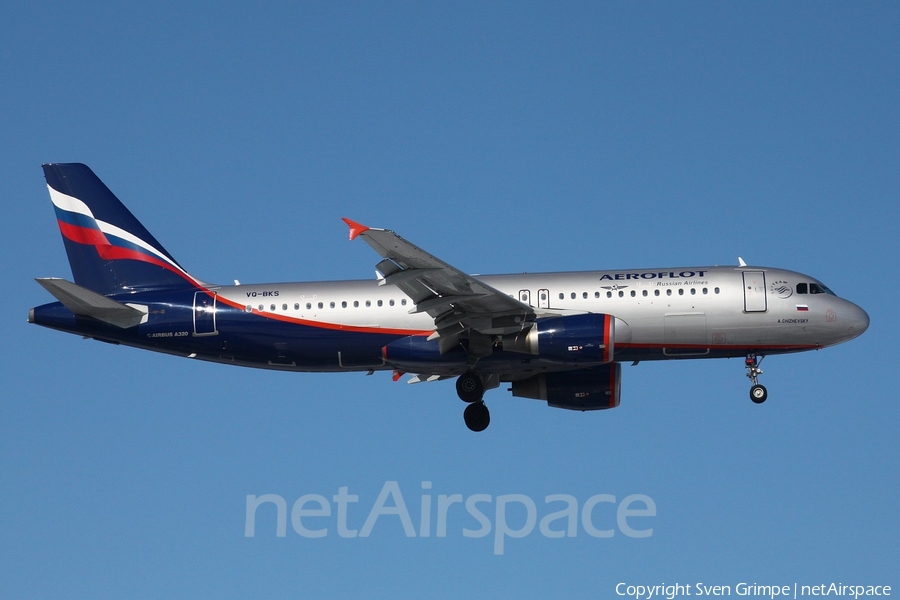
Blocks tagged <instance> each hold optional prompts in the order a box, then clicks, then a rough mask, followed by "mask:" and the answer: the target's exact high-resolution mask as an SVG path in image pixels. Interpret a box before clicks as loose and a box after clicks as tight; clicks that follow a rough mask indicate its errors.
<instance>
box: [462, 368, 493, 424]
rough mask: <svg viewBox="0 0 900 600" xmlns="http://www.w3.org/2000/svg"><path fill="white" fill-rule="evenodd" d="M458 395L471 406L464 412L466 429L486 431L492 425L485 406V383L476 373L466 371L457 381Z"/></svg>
mask: <svg viewBox="0 0 900 600" xmlns="http://www.w3.org/2000/svg"><path fill="white" fill-rule="evenodd" d="M456 393H457V394H458V395H459V398H460V400H462V401H463V402H468V403H469V405H468V406H467V407H466V410H465V411H464V412H463V419H465V421H466V427H468V428H469V429H471V430H472V431H484V430H485V429H487V426H488V425H490V424H491V413H490V412H489V411H488V408H487V406H485V405H484V400H482V397H484V381H483V380H482V379H481V377H480V376H479V375H478V374H477V373H475V372H474V371H466V372H465V373H463V374H462V375H460V376H459V379H457V380H456Z"/></svg>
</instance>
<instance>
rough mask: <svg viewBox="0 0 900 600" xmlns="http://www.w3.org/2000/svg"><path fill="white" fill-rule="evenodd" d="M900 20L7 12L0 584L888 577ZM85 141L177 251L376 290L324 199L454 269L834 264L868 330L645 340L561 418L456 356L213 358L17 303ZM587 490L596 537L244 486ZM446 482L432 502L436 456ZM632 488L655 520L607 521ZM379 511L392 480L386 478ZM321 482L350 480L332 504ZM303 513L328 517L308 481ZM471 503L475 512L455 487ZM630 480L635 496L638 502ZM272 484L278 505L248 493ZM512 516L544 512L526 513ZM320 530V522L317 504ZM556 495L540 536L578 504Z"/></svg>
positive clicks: (892, 551) (329, 586)
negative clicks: (45, 169)
mask: <svg viewBox="0 0 900 600" xmlns="http://www.w3.org/2000/svg"><path fill="white" fill-rule="evenodd" d="M898 30H900V9H898V7H897V6H896V5H895V4H889V3H853V4H846V3H816V4H814V5H813V4H797V3H794V4H787V5H785V4H762V5H760V4H756V3H754V4H750V3H744V4H735V3H729V4H721V3H691V4H674V3H668V4H658V3H656V4H642V3H610V4H600V3H566V4H552V5H542V4H526V3H492V4H489V5H486V4H484V3H450V4H448V3H380V4H373V3H364V4H363V3H361V4H352V3H351V4H348V3H337V2H328V3H303V4H300V3H282V4H279V3H272V2H259V3H253V4H252V5H251V4H248V3H230V4H229V3H220V4H217V3H174V2H172V3H116V2H109V3H82V4H81V5H79V6H74V5H72V4H70V3H56V2H50V3H43V4H40V5H37V4H33V5H32V4H27V3H26V4H21V3H19V4H18V5H16V6H10V7H7V8H6V9H5V10H4V17H3V19H2V20H0V84H2V85H0V107H2V109H0V131H2V140H3V144H2V145H0V153H2V160H0V182H2V188H0V189H2V194H3V197H4V199H5V204H4V205H5V206H6V207H7V211H8V213H11V214H8V218H7V219H6V221H5V222H6V226H5V227H4V231H3V235H2V237H0V244H2V248H3V251H4V255H6V256H7V257H8V260H7V261H6V266H5V268H4V271H3V272H4V277H3V281H4V284H3V285H4V296H5V297H6V298H7V301H6V310H5V311H4V316H3V318H2V319H0V328H2V329H0V335H2V338H3V340H4V341H5V343H4V344H3V346H2V349H0V353H2V359H0V364H2V367H0V368H2V373H3V376H2V381H3V392H2V395H0V398H2V402H0V482H2V486H3V494H2V496H0V528H2V532H3V533H2V535H0V574H2V575H0V596H3V597H34V598H44V597H71V598H104V597H109V598H121V597H136V596H140V597H148V598H163V597H165V598H168V597H204V596H205V597H219V598H228V597H233V598H245V597H249V596H269V597H304V596H317V597H346V596H350V595H353V596H366V597H422V596H424V597H458V596H471V597H495V596H498V595H500V594H503V595H514V596H519V597H551V596H560V595H563V594H565V595H567V596H570V597H592V598H593V597H616V596H615V585H616V584H617V583H619V582H626V583H630V584H647V583H650V584H659V583H664V582H665V583H676V582H677V583H692V584H694V583H696V582H704V583H706V584H722V585H731V586H735V585H736V584H738V583H740V582H742V581H746V582H751V583H752V582H757V583H761V584H771V585H774V584H778V585H784V584H790V585H793V583H795V582H796V583H798V584H800V585H804V584H808V585H815V584H819V583H830V582H832V581H834V582H842V583H845V584H847V583H852V584H862V585H893V586H895V589H896V586H898V585H900V580H898V578H897V574H896V573H897V569H896V565H897V563H898V558H900V556H898V545H897V538H898V534H900V518H898V511H897V508H896V501H895V498H896V495H897V493H898V491H900V469H898V467H900V464H898V441H897V422H898V417H900V408H898V406H900V403H898V399H900V398H898V395H897V392H896V389H897V382H896V364H895V363H894V361H893V350H892V347H893V346H892V345H891V344H892V343H891V341H890V340H892V339H893V340H896V339H897V337H898V335H900V331H898V326H897V317H896V309H895V306H894V305H895V301H894V298H893V294H892V291H891V289H892V285H893V282H894V280H895V279H896V277H895V271H896V257H897V250H898V245H897V237H896V230H897V227H898V225H900V214H898V208H897V206H898V203H897V201H898V196H900V177H898V165H900V148H898V140H900V114H898V106H900V37H898V36H897V31H898ZM67 161H71V162H84V163H87V164H89V165H90V166H91V167H92V168H93V169H94V170H95V171H96V172H97V174H98V175H99V176H100V177H101V178H102V179H103V180H104V181H105V182H106V183H107V185H109V187H110V188H111V189H112V190H113V191H114V192H115V193H116V194H117V195H118V196H119V197H120V198H121V199H122V200H123V201H124V202H125V203H126V204H127V205H128V206H129V208H130V209H131V210H132V211H133V212H134V213H135V214H136V216H137V217H138V218H139V219H140V220H141V221H142V222H143V223H144V224H145V225H146V226H147V228H148V229H149V230H150V231H151V232H153V234H154V235H155V236H156V237H157V238H158V239H159V240H160V241H161V242H162V243H163V244H164V245H165V246H166V248H167V249H168V250H169V251H170V252H171V253H172V254H173V255H174V256H175V257H176V258H177V259H178V260H179V262H180V263H181V264H182V265H183V266H184V267H185V268H187V269H188V270H189V271H190V272H191V273H192V274H194V275H196V276H198V277H200V278H202V279H204V280H207V281H216V282H230V281H231V280H232V279H240V280H241V281H242V282H244V283H249V282H265V281H285V280H288V281H294V280H317V279H345V278H368V277H372V276H373V268H374V264H375V263H376V262H377V256H376V255H375V253H374V252H372V251H371V250H370V249H369V248H368V247H367V246H366V245H365V244H363V243H361V242H359V241H357V242H356V243H349V242H347V239H346V237H347V231H346V227H345V226H344V224H343V223H341V221H340V217H342V216H347V217H350V218H353V219H355V220H358V221H360V222H363V223H366V224H369V225H372V226H379V227H388V228H391V229H394V230H396V231H398V232H399V233H400V234H401V235H403V236H404V237H406V238H408V239H410V240H411V241H413V242H415V243H417V244H419V245H420V246H423V247H425V248H427V249H428V250H429V251H431V252H433V253H434V254H435V255H437V256H439V257H441V258H442V259H444V260H446V261H447V262H449V263H451V264H453V265H455V266H457V267H459V268H461V269H463V270H466V271H468V272H471V273H508V272H521V271H535V272H536V271H550V270H578V269H603V268H608V269H614V268H633V267H665V266H676V265H710V264H735V263H736V262H737V257H738V256H743V257H744V258H745V259H746V260H747V261H748V262H750V263H755V264H761V265H771V266H781V267H786V268H791V269H795V270H798V271H801V272H805V273H809V274H810V275H812V276H815V277H817V278H819V279H821V280H823V281H824V282H825V283H826V284H828V285H829V286H830V287H832V288H833V289H834V290H835V291H836V292H837V293H838V294H839V295H841V296H844V297H846V298H848V299H850V300H852V301H854V302H856V303H858V304H860V305H861V306H863V307H864V308H865V309H866V310H867V311H868V313H869V315H870V317H871V321H872V325H871V327H870V329H869V331H868V332H867V333H866V334H865V335H864V336H862V337H861V338H859V339H857V340H854V341H852V342H850V343H848V344H845V345H842V346H838V347H835V348H830V349H827V350H824V351H821V352H813V353H806V354H799V355H793V356H782V357H770V358H768V359H767V360H766V361H765V362H764V363H763V367H764V370H765V375H763V383H765V384H766V385H767V387H768V389H769V400H768V402H767V403H766V404H764V405H762V406H755V405H753V404H752V403H751V402H750V400H749V399H748V397H747V389H748V382H747V380H746V378H745V377H744V369H743V365H742V362H741V361H740V360H720V361H688V362H678V363H673V362H667V363H656V364H652V363H651V364H647V363H642V364H641V365H639V366H637V367H631V366H625V367H624V368H623V371H624V384H623V394H622V404H621V406H620V407H619V408H617V409H616V410H612V411H603V412H596V413H575V412H569V411H562V410H554V409H550V408H548V407H547V406H546V405H543V404H542V403H540V402H537V401H531V400H526V399H519V398H512V397H511V396H510V395H509V394H508V392H506V391H505V390H504V389H501V390H495V391H492V392H489V393H488V395H487V397H486V400H487V402H488V404H489V406H490V408H491V414H492V424H491V427H490V428H489V429H488V430H487V431H486V432H484V433H483V434H480V435H475V434H472V433H471V432H469V431H468V430H467V429H466V428H465V427H464V425H463V423H462V416H461V413H462V408H463V406H462V403H461V402H460V401H459V400H458V399H457V398H456V395H455V392H454V390H453V385H452V382H442V383H430V384H421V385H415V386H409V385H406V384H404V383H402V381H401V382H398V383H393V382H392V381H391V380H390V376H389V374H386V373H381V374H376V375H374V376H372V377H365V376H364V375H363V374H346V375H323V374H319V375H316V374H284V373H272V372H264V371H255V370H246V369H243V370H242V369H235V368H228V367H223V366H219V365H211V364H202V363H197V362H193V361H187V360H184V359H178V358H174V357H169V356H162V355H154V354H151V353H146V352H140V351H137V350H133V349H128V348H121V347H113V346H108V345H105V344H101V343H97V342H92V341H85V340H82V339H79V338H78V337H75V336H67V335H64V334H61V333H58V332H53V331H50V330H44V329H40V328H38V327H35V326H32V325H28V324H27V323H26V322H25V317H26V314H27V311H28V308H30V307H31V306H35V305H39V304H42V303H45V302H49V301H50V298H49V296H48V295H47V294H46V292H45V291H44V290H43V289H41V288H40V286H38V285H37V284H36V283H34V282H33V281H32V278H34V277H44V276H61V277H69V276H70V272H69V267H68V263H67V261H66V258H65V252H64V250H63V247H62V243H61V240H60V237H59V233H58V231H57V228H56V226H55V223H54V218H53V211H52V208H51V204H50V202H49V199H48V197H47V193H46V188H45V183H44V181H43V178H42V174H41V170H40V165H41V164H42V163H44V162H67ZM391 481H396V482H397V486H398V488H397V489H399V490H401V492H402V495H403V498H404V500H405V502H406V504H407V507H408V509H409V511H410V514H411V518H412V522H413V523H414V525H415V526H416V527H417V528H418V526H419V507H420V502H421V497H422V495H423V494H425V495H430V496H431V497H432V503H433V504H434V505H436V504H437V498H438V495H441V494H443V495H453V494H460V495H461V496H462V497H463V498H468V497H470V496H473V495H476V494H486V495H489V496H491V498H492V501H491V503H488V504H482V505H481V506H482V508H483V509H484V510H485V512H486V513H488V514H489V516H490V518H491V519H492V520H495V519H496V515H495V513H494V512H493V511H494V510H495V507H496V505H497V502H496V498H497V497H499V496H505V495H510V494H519V495H521V496H526V497H528V498H530V499H532V500H533V501H534V502H535V504H536V508H537V513H538V516H537V518H538V520H540V519H541V518H542V517H543V516H545V515H546V514H548V513H549V512H552V511H554V510H558V509H559V508H561V506H562V505H560V504H555V505H548V504H546V503H545V498H546V497H547V496H551V495H556V494H567V495H571V496H573V497H575V498H576V500H577V502H578V503H579V507H581V506H582V505H583V504H584V503H585V502H586V501H588V499H589V498H591V497H593V496H596V495H598V494H608V495H611V496H614V497H615V498H616V504H615V505H614V504H610V503H601V504H598V505H597V508H596V510H595V511H594V513H593V514H594V521H595V524H596V526H597V527H598V528H608V527H609V528H613V529H614V532H615V535H614V536H613V537H612V538H608V539H602V538H594V537H591V536H590V535H588V534H587V533H586V531H585V529H584V528H583V527H582V526H581V524H580V523H579V525H578V531H577V535H576V536H575V537H566V538H562V539H555V538H553V539H552V538H549V537H546V536H544V535H542V534H541V533H540V531H539V530H538V527H537V526H536V527H535V528H534V531H532V532H531V533H530V534H529V535H527V536H525V537H523V538H521V539H514V538H506V539H505V544H504V552H503V554H502V555H495V554H494V544H495V537H494V533H495V530H496V521H494V527H495V529H494V530H492V532H491V534H490V535H487V536H485V537H480V538H470V537H466V536H464V535H463V529H464V528H468V529H477V527H478V523H477V521H476V520H475V519H474V518H472V517H470V516H469V515H468V514H467V513H466V512H465V511H463V510H459V511H457V512H452V511H451V513H450V516H449V517H448V519H449V522H448V530H447V535H446V537H444V538H438V537H436V536H435V532H434V529H433V528H434V526H435V523H434V517H432V524H431V527H432V533H431V536H430V537H427V538H425V537H420V536H416V537H412V538H410V537H406V535H405V534H404V529H403V527H402V524H401V519H400V518H399V517H398V516H396V515H384V516H381V517H380V518H379V520H378V521H377V523H376V525H375V527H374V529H373V530H372V533H371V535H370V536H368V537H366V538H360V537H357V538H350V539H345V538H342V537H340V536H339V535H338V533H337V529H336V518H335V516H334V515H332V516H331V517H328V518H326V517H318V518H316V517H310V518H309V519H310V520H309V521H308V522H309V523H311V524H313V525H314V526H320V527H327V528H328V533H327V535H325V537H322V538H319V539H310V538H305V537H302V536H300V535H298V534H297V533H296V532H295V531H294V530H293V529H292V527H291V524H290V522H288V525H287V534H286V536H285V537H277V536H276V535H275V517H274V515H275V511H274V508H272V507H271V505H270V506H269V507H266V508H263V509H260V512H259V513H258V515H257V518H258V522H257V530H256V533H255V536H254V537H246V536H245V514H246V510H245V505H246V497H247V496H248V495H255V496H261V495H263V494H276V495H279V496H281V497H283V498H284V499H285V501H286V503H287V506H288V510H290V507H291V506H292V505H293V503H294V502H295V501H296V500H298V499H299V498H300V497H301V496H304V495H307V494H317V495H320V496H323V497H326V498H327V499H331V498H332V497H333V496H334V495H337V494H338V490H339V489H340V488H342V487H347V488H348V490H349V494H355V495H358V496H359V502H358V503H357V504H355V505H350V508H349V511H350V512H349V515H348V524H349V526H351V527H353V528H356V529H361V528H362V527H363V524H364V522H365V520H366V517H367V515H368V513H369V511H370V510H371V508H372V507H373V506H374V505H375V503H376V499H377V497H378V495H379V492H381V490H382V489H383V487H384V486H385V485H386V482H391ZM423 481H429V482H431V485H432V487H431V489H430V490H423V488H422V482H423ZM633 494H642V495H645V496H648V497H649V498H651V499H652V501H653V503H654V504H655V506H656V511H657V514H656V516H655V517H643V518H641V517H637V518H634V520H633V521H629V522H630V523H633V524H635V526H636V527H640V528H644V527H652V528H653V534H652V536H650V537H647V538H631V537H628V536H626V535H624V534H623V532H622V531H621V530H620V529H616V523H617V521H616V512H615V511H616V506H617V505H618V503H619V502H621V501H622V500H623V499H624V498H626V497H627V496H630V495H633ZM388 504H390V502H389V503H388ZM335 506H336V505H335ZM306 507H307V508H313V507H314V506H313V505H307V506H306ZM458 507H459V505H457V508H458ZM637 507H638V506H635V507H634V508H637ZM266 510H268V511H269V512H266ZM507 512H508V514H507V518H508V522H509V524H510V527H511V528H516V527H520V526H522V524H523V523H524V522H525V508H524V505H522V504H515V503H511V504H510V508H509V509H508V511H507ZM305 522H306V521H305ZM561 523H564V521H557V522H556V523H555V524H554V525H553V527H554V528H555V529H561V528H563V526H562V525H561Z"/></svg>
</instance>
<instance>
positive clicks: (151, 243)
mask: <svg viewBox="0 0 900 600" xmlns="http://www.w3.org/2000/svg"><path fill="white" fill-rule="evenodd" d="M44 177H46V179H47V187H48V189H49V192H50V199H51V200H52V201H53V207H54V208H55V210H56V220H57V222H58V224H59V230H60V233H62V237H63V242H64V243H65V246H66V252H67V254H68V255H69V265H70V266H71V267H72V275H73V276H74V277H75V283H77V284H78V285H80V286H82V287H85V288H88V289H90V290H93V291H95V292H97V293H100V294H115V293H118V292H125V291H131V290H146V289H164V288H185V287H197V286H199V285H201V284H200V283H199V282H198V281H197V280H195V279H194V278H193V277H191V276H190V275H188V274H187V272H186V271H185V270H184V269H182V268H181V266H180V265H179V264H178V263H177V262H176V261H175V259H174V258H172V256H171V255H170V254H169V253H168V252H166V249H165V248H163V247H162V245H161V244H160V243H159V242H158V241H156V238H154V237H153V236H152V235H151V234H150V232H149V231H147V230H146V229H145V228H144V226H143V225H141V223H140V221H138V220H137V219H136V218H135V217H134V215H132V214H131V212H130V211H129V210H128V209H127V208H125V205H123V204H122V203H121V202H120V201H119V199H118V198H116V196H115V195H114V194H113V193H112V192H111V191H110V190H109V188H108V187H106V185H104V184H103V182H102V181H100V179H99V178H98V177H97V176H96V175H95V174H94V172H93V171H91V170H90V168H88V167H87V166H86V165H83V164H79V163H63V164H46V165H44Z"/></svg>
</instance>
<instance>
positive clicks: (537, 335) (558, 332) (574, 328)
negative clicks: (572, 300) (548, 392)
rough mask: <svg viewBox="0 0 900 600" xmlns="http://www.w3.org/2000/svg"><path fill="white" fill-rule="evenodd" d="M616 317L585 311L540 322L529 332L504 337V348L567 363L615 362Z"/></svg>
mask: <svg viewBox="0 0 900 600" xmlns="http://www.w3.org/2000/svg"><path fill="white" fill-rule="evenodd" d="M615 323H616V318H615V317H613V316H612V315H604V314H585V315H572V316H569V317H552V318H549V319H541V320H539V321H537V322H536V323H535V324H534V325H533V326H532V327H531V328H530V329H529V330H528V331H524V332H522V333H518V334H512V335H506V336H504V337H503V349H504V350H507V351H509V352H523V353H526V354H533V355H536V356H540V357H541V358H546V359H549V360H558V361H561V362H566V363H595V364H604V363H609V362H612V360H613V355H614V352H613V350H614V346H615V329H616V324H615Z"/></svg>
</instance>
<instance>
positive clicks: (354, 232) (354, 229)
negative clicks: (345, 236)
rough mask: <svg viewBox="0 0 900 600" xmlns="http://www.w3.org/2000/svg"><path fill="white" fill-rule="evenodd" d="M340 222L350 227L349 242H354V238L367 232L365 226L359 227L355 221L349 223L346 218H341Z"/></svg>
mask: <svg viewBox="0 0 900 600" xmlns="http://www.w3.org/2000/svg"><path fill="white" fill-rule="evenodd" d="M341 220H342V221H343V222H344V223H346V224H347V226H349V227H350V241H353V240H355V239H356V236H358V235H359V234H361V233H365V232H366V231H368V230H369V228H368V227H366V226H365V225H361V224H360V223H357V222H356V221H351V220H350V219H348V218H347V217H342V218H341Z"/></svg>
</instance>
